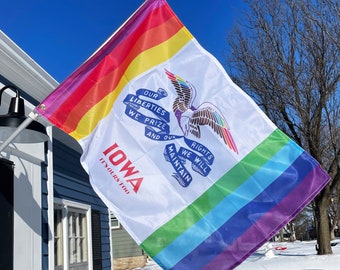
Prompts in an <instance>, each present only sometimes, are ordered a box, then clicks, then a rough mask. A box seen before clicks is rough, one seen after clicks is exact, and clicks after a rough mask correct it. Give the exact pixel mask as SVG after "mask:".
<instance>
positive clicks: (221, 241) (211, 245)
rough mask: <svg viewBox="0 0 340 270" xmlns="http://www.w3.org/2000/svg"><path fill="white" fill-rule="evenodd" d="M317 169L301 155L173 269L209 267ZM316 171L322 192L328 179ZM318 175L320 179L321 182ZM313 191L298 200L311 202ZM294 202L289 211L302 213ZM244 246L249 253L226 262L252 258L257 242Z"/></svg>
mask: <svg viewBox="0 0 340 270" xmlns="http://www.w3.org/2000/svg"><path fill="white" fill-rule="evenodd" d="M318 166H319V165H318V164H317V162H316V161H315V160H314V159H313V158H312V157H310V156H309V155H308V154H307V153H305V152H304V153H302V154H301V155H300V156H299V157H298V158H297V159H296V160H295V161H294V163H293V164H292V165H291V166H290V167H289V168H288V169H287V170H286V171H285V172H284V173H282V175H280V177H278V178H277V179H276V180H275V182H273V183H272V184H271V185H270V186H269V187H267V188H266V189H265V190H264V191H263V192H262V193H261V194H260V195H259V196H257V197H256V198H255V199H254V200H253V201H251V202H250V203H249V204H247V205H246V206H245V207H243V208H242V209H240V210H239V211H238V212H237V213H236V214H235V215H234V216H233V217H231V218H230V219H229V220H228V221H227V222H226V223H225V224H223V225H222V226H221V227H220V228H218V229H217V230H216V231H215V232H214V233H213V234H211V236H209V237H208V238H207V239H206V240H205V241H204V242H202V244H200V245H199V246H197V247H196V248H195V249H194V250H193V251H192V252H191V253H190V254H188V255H187V256H186V257H184V258H183V259H182V260H181V261H179V262H178V263H177V264H176V265H175V266H174V267H173V268H172V269H201V268H202V267H204V266H205V265H209V263H210V262H211V261H213V260H215V258H216V257H217V256H219V254H220V253H222V252H224V251H225V250H226V249H227V248H228V247H229V246H230V245H232V243H234V241H235V240H237V239H238V238H239V237H241V236H242V234H244V233H245V232H246V231H247V230H249V228H251V227H252V226H254V224H256V223H257V222H258V220H260V219H261V218H262V217H263V216H264V215H265V214H266V213H267V212H268V211H271V210H272V209H274V208H275V207H276V205H277V204H279V203H280V201H281V200H283V199H284V198H285V197H286V196H288V194H289V193H290V192H292V191H293V190H294V189H295V188H296V187H297V186H298V185H299V184H300V183H301V182H302V181H304V180H305V178H306V177H307V175H309V174H310V172H311V171H313V170H314V167H318ZM316 172H317V173H318V175H315V174H313V176H314V177H315V178H314V180H315V181H316V182H317V183H318V184H319V186H320V187H319V188H318V189H317V191H319V190H320V189H321V188H322V187H323V185H324V183H325V182H326V178H327V176H326V174H324V172H323V171H322V170H321V169H320V170H317V171H316ZM321 174H322V176H321ZM318 176H320V178H319V179H318ZM311 192H312V194H306V193H302V194H300V197H299V200H300V201H301V200H303V201H306V200H309V198H312V196H313V195H314V193H315V192H314V191H313V190H312V191H311ZM303 194H305V196H303ZM240 196H242V194H240ZM291 202H293V204H288V205H285V207H287V208H288V209H290V210H289V211H290V212H291V213H296V211H297V210H300V209H301V207H303V206H301V205H300V204H298V203H296V200H295V198H292V200H291ZM289 217H290V216H289ZM289 217H287V216H286V215H285V214H281V215H280V214H278V215H276V216H275V217H273V218H276V219H277V220H278V222H280V223H282V221H283V220H284V221H287V219H288V218H289ZM278 229H279V228H276V227H273V228H271V231H270V233H271V234H270V235H268V233H266V234H265V235H263V236H262V238H263V239H268V238H270V237H271V235H272V233H274V230H278ZM262 234H264V233H262ZM243 244H244V245H245V246H247V248H246V250H244V249H243V248H242V249H241V250H242V251H240V252H237V253H235V254H234V253H233V254H231V257H232V258H233V259H232V261H231V262H226V260H225V259H224V258H223V262H224V263H227V264H230V265H236V264H237V263H239V258H243V257H245V256H249V254H248V253H249V249H250V248H254V245H255V246H256V243H254V242H252V241H248V242H244V243H243ZM252 245H253V246H252ZM234 256H237V258H234ZM197 258H199V259H197ZM222 265H223V264H222ZM221 267H222V266H221V265H219V269H228V267H226V268H221Z"/></svg>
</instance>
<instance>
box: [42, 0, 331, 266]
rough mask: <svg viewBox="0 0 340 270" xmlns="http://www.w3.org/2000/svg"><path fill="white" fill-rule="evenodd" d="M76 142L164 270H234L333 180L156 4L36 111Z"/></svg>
mask: <svg viewBox="0 0 340 270" xmlns="http://www.w3.org/2000/svg"><path fill="white" fill-rule="evenodd" d="M36 111H37V112H38V113H39V114H41V115H43V116H44V117H45V118H47V119H48V120H49V121H50V122H51V123H53V124H54V125H56V126H57V127H59V128H60V129H62V130H64V131H65V132H67V133H68V134H70V135H71V136H73V137H74V138H75V139H76V140H78V142H79V143H80V145H81V146H82V148H83V155H82V157H81V162H82V164H83V166H84V168H85V170H86V171H87V172H88V174H89V177H90V181H91V184H92V186H93V188H94V190H95V191H96V192H97V193H98V195H99V196H100V198H101V199H102V200H103V201H104V202H105V203H106V205H107V206H108V207H109V208H110V209H111V210H112V211H113V212H114V214H115V215H116V216H117V217H118V219H119V220H120V222H121V223H122V224H123V225H124V227H125V229H126V230H127V231H128V232H129V233H130V234H131V236H132V237H133V238H134V239H135V240H136V241H137V243H138V244H140V245H141V247H142V248H143V249H144V250H145V251H146V252H147V253H148V254H149V255H150V256H151V257H152V258H153V259H154V260H155V261H156V262H157V263H158V264H159V265H160V266H161V267H163V268H164V269H190V270H192V269H232V268H234V267H235V266H237V265H238V264H240V263H241V262H242V261H243V260H244V259H246V258H247V256H249V255H250V254H251V253H252V252H254V251H255V250H256V249H257V248H258V247H259V246H261V245H262V244H263V243H264V242H266V241H267V240H268V239H270V238H271V237H272V236H273V235H274V234H275V233H276V232H277V231H278V230H279V229H280V228H281V227H282V226H284V225H285V224H286V223H287V222H289V221H290V220H291V219H292V218H293V217H294V216H296V215H297V214H298V212H299V211H300V210H301V209H302V208H303V207H305V206H306V205H307V204H308V203H309V202H310V201H311V200H312V199H313V198H314V197H315V196H316V195H317V193H318V192H319V191H320V190H321V189H322V188H323V187H324V186H325V185H326V184H327V182H328V179H329V177H328V175H327V174H326V173H325V172H324V171H323V170H322V169H321V167H320V165H319V164H318V163H317V162H316V161H315V160H314V159H313V158H312V157H311V156H309V155H308V154H307V153H306V152H305V151H304V150H303V149H301V148H300V147H299V146H298V145H296V144H295V143H294V142H293V141H292V140H290V139H289V138H288V137H287V136H286V135H285V134H283V133H282V132H281V131H280V130H279V129H277V127H276V126H275V125H274V124H273V123H272V122H271V121H270V120H269V119H268V118H267V117H266V116H265V115H264V113H263V112H262V111H261V109H260V108H259V107H258V106H256V104H255V103H254V102H253V101H252V99H250V98H249V96H247V95H246V94H245V93H244V92H243V91H242V90H241V89H240V88H238V87H237V86H236V85H235V84H234V83H233V82H232V81H231V80H230V78H229V77H228V75H227V74H226V72H225V71H224V70H223V68H222V66H221V65H220V64H219V63H218V61H217V60H216V59H215V58H214V57H213V56H211V55H210V54H209V53H208V52H206V51H205V50H204V49H203V48H202V47H201V46H200V45H199V44H198V42H197V41H196V40H195V39H194V38H193V36H192V35H191V34H190V32H189V31H188V30H187V29H186V28H185V27H184V26H183V24H182V23H181V22H180V20H179V19H178V18H177V17H176V15H175V14H174V12H173V11H172V10H171V9H170V7H169V6H168V4H167V3H166V1H165V0H149V1H146V2H145V4H144V5H142V6H141V7H140V8H139V9H138V10H137V11H136V12H135V13H134V14H133V16H132V17H131V18H130V19H129V20H128V21H127V22H126V23H125V24H124V25H123V26H122V27H121V28H120V29H119V30H118V31H117V32H116V33H115V34H114V35H113V36H112V37H111V38H110V39H109V40H108V41H107V42H106V43H105V44H104V45H103V46H102V47H101V48H100V49H99V50H98V51H97V52H96V53H95V54H94V55H93V56H92V57H91V58H90V59H89V60H88V61H87V62H86V63H85V64H83V65H82V66H81V67H80V68H79V69H77V70H76V71H75V72H74V73H73V74H71V75H70V77H68V78H67V79H66V80H65V81H64V82H63V83H62V84H61V85H60V86H59V87H58V88H57V89H56V90H55V91H54V92H53V93H52V94H51V95H49V96H48V97H47V98H46V99H45V100H44V101H43V102H42V103H41V104H40V105H39V106H38V107H37V109H36Z"/></svg>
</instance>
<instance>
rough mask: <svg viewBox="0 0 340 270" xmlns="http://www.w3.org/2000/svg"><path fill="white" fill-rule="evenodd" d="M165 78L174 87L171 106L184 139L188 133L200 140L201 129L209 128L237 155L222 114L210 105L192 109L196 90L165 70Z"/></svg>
mask: <svg viewBox="0 0 340 270" xmlns="http://www.w3.org/2000/svg"><path fill="white" fill-rule="evenodd" d="M165 73H166V75H167V77H168V78H169V79H170V81H171V83H172V84H173V86H174V87H175V90H176V92H177V97H176V99H175V101H174V103H173V105H172V109H173V112H174V113H175V116H176V118H177V121H178V124H179V126H180V128H181V129H182V131H183V134H184V137H186V136H188V135H189V133H191V134H192V135H194V136H195V137H196V138H201V127H202V126H209V127H210V128H211V129H212V130H213V131H214V132H215V133H217V134H218V135H219V136H220V137H221V138H222V139H223V141H224V143H225V144H226V145H227V146H228V147H229V148H230V149H231V150H232V151H234V152H235V153H238V150H237V147H236V144H235V142H234V139H233V137H232V136H231V133H230V131H229V130H230V128H229V126H228V123H227V121H226V120H225V118H224V116H223V115H222V113H221V112H220V111H219V110H218V109H217V108H216V106H214V105H213V104H211V103H208V102H204V103H202V104H201V105H199V106H198V107H197V108H196V107H194V104H193V102H194V100H195V98H196V94H197V93H196V89H195V87H194V86H193V85H192V84H191V83H190V82H188V81H186V80H184V79H182V78H181V77H179V76H177V75H175V74H173V73H171V72H170V71H168V70H165Z"/></svg>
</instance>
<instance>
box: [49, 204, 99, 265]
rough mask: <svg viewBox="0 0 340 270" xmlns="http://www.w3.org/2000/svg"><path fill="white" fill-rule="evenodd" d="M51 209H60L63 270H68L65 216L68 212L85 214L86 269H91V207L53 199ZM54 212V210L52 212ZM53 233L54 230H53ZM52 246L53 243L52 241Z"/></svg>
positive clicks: (66, 223)
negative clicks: (74, 211) (73, 211)
mask: <svg viewBox="0 0 340 270" xmlns="http://www.w3.org/2000/svg"><path fill="white" fill-rule="evenodd" d="M53 209H61V210H62V230H63V232H64V233H63V235H62V237H63V262H64V267H63V270H69V269H70V265H69V264H70V262H69V257H68V256H69V246H68V236H69V233H68V222H67V216H68V212H69V210H68V209H70V210H75V209H76V210H77V211H78V210H79V211H80V212H82V213H85V214H86V223H87V237H88V239H87V242H88V250H87V252H88V269H89V270H91V269H92V268H93V258H92V222H91V206H90V205H87V204H83V203H79V202H75V201H70V200H66V199H59V198H54V208H53ZM53 211H54V210H53ZM53 232H54V228H53ZM53 244H54V241H53Z"/></svg>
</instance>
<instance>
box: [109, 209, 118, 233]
mask: <svg viewBox="0 0 340 270" xmlns="http://www.w3.org/2000/svg"><path fill="white" fill-rule="evenodd" d="M110 220H111V229H120V222H119V221H118V219H117V218H116V217H115V215H114V214H113V213H112V212H110Z"/></svg>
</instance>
